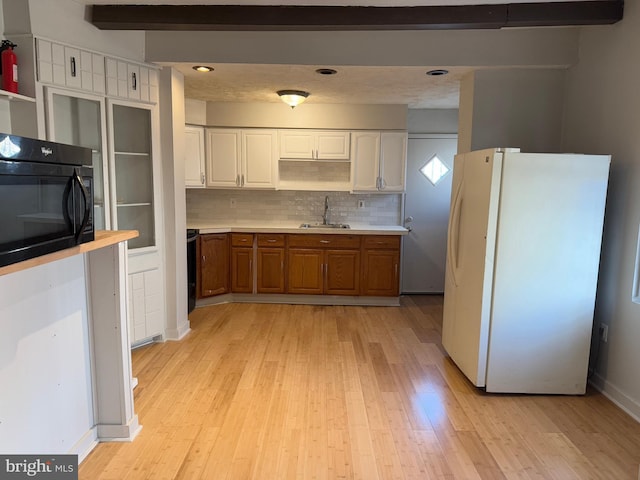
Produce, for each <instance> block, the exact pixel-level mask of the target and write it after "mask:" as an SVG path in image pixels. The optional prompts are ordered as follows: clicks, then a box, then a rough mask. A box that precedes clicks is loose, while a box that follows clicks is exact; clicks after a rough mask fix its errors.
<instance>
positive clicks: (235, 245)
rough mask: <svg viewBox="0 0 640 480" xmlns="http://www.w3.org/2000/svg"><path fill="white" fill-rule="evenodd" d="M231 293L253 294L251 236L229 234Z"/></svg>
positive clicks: (246, 234)
mask: <svg viewBox="0 0 640 480" xmlns="http://www.w3.org/2000/svg"><path fill="white" fill-rule="evenodd" d="M231 292H233V293H253V234H252V233H232V234H231Z"/></svg>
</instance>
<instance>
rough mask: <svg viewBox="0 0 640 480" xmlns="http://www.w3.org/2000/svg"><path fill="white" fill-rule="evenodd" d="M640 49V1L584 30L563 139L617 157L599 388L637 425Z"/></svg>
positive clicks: (602, 297)
mask: <svg viewBox="0 0 640 480" xmlns="http://www.w3.org/2000/svg"><path fill="white" fill-rule="evenodd" d="M638 45H640V4H639V3H638V2H625V12H624V19H623V20H622V21H621V22H619V23H618V24H616V25H613V26H610V27H589V28H583V29H582V33H581V37H580V62H579V63H578V65H576V66H575V67H573V68H571V69H570V70H569V71H568V81H567V101H566V113H565V116H566V118H565V135H564V140H563V146H564V148H565V149H566V150H568V151H587V152H593V153H610V154H612V155H613V157H612V165H611V173H610V183H609V193H608V199H607V210H606V217H605V232H604V238H603V251H602V261H601V268H600V278H599V284H598V296H597V300H596V319H595V322H596V326H597V325H598V324H599V323H606V324H609V339H608V343H603V344H602V345H601V346H600V353H599V357H598V362H597V367H596V377H595V382H596V384H597V385H598V386H600V387H601V388H603V389H604V392H605V393H606V394H607V395H609V396H610V397H611V398H613V399H614V400H615V401H616V402H618V403H619V404H621V405H623V406H624V407H625V408H627V409H628V411H630V412H632V413H633V414H634V415H635V416H636V418H640V368H639V365H640V349H639V348H638V344H639V343H640V320H639V319H640V305H637V304H635V303H632V302H631V290H632V285H633V273H634V272H633V270H634V262H635V255H636V243H637V240H638V225H639V224H640V135H639V133H638V132H639V127H640V95H638V79H639V78H640V62H638V61H637V58H638V52H637V50H638ZM596 331H597V328H596ZM593 350H595V343H594V349H593ZM592 360H593V359H592Z"/></svg>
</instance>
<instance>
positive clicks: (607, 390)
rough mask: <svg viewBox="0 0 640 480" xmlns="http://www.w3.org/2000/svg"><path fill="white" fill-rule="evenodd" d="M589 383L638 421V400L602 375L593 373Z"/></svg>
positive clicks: (639, 410) (639, 413) (639, 407)
mask: <svg viewBox="0 0 640 480" xmlns="http://www.w3.org/2000/svg"><path fill="white" fill-rule="evenodd" d="M589 383H590V384H591V385H592V386H593V387H594V388H595V389H597V390H599V391H600V392H601V393H602V394H603V395H604V396H605V397H607V398H608V399H609V400H611V401H612V402H613V403H615V404H616V405H617V406H618V407H620V408H621V409H622V410H623V411H624V412H626V413H628V414H629V415H630V416H631V417H632V418H633V419H634V420H635V421H636V422H639V423H640V402H638V401H636V400H634V399H633V398H631V397H630V396H629V395H627V394H626V393H624V392H623V391H622V390H620V389H619V388H618V387H616V386H614V385H613V384H612V383H611V382H609V381H607V380H606V379H605V378H604V377H602V376H601V375H599V374H598V373H595V374H594V375H593V379H592V380H589Z"/></svg>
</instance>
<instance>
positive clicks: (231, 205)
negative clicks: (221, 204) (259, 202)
mask: <svg viewBox="0 0 640 480" xmlns="http://www.w3.org/2000/svg"><path fill="white" fill-rule="evenodd" d="M229 208H236V199H235V198H230V199H229Z"/></svg>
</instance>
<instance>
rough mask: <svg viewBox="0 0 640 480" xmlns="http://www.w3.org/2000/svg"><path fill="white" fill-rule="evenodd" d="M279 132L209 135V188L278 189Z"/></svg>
mask: <svg viewBox="0 0 640 480" xmlns="http://www.w3.org/2000/svg"><path fill="white" fill-rule="evenodd" d="M277 139H278V138H277V134H276V130H265V129H252V130H234V129H228V128H209V129H207V131H206V158H207V168H206V170H207V187H230V188H240V187H247V188H271V189H273V188H275V187H276V176H277V175H276V165H277V164H276V160H277V151H276V145H277Z"/></svg>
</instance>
